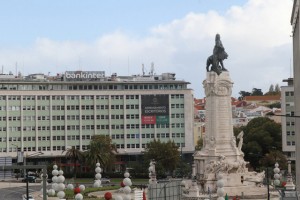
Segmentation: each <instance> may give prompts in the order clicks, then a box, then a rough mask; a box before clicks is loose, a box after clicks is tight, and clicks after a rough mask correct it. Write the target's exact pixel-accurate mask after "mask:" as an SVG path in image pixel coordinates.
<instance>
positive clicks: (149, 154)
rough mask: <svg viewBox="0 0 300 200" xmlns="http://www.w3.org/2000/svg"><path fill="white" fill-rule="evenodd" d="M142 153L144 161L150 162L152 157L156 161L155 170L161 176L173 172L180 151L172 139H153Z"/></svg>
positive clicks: (177, 162)
mask: <svg viewBox="0 0 300 200" xmlns="http://www.w3.org/2000/svg"><path fill="white" fill-rule="evenodd" d="M143 153H144V159H145V162H147V163H150V160H152V159H154V160H155V161H156V171H157V173H158V175H161V176H163V175H165V174H170V173H171V172H173V171H174V170H175V169H176V167H177V165H178V164H179V161H180V152H179V151H178V146H176V144H175V143H174V141H168V142H161V141H160V140H153V141H151V142H149V143H148V144H147V146H146V148H145V151H144V152H143Z"/></svg>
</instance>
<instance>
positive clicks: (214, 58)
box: [206, 34, 228, 75]
mask: <svg viewBox="0 0 300 200" xmlns="http://www.w3.org/2000/svg"><path fill="white" fill-rule="evenodd" d="M215 41H216V43H215V46H214V50H213V55H211V56H209V57H208V58H207V61H206V71H208V72H209V71H214V72H216V73H217V74H218V75H220V74H221V73H222V71H227V69H225V67H224V64H223V60H224V59H227V58H228V54H227V53H226V51H225V48H224V47H223V44H222V42H221V37H220V34H217V35H216V39H215ZM210 66H211V69H209V67H210Z"/></svg>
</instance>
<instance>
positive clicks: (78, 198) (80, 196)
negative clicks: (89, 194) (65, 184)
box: [75, 193, 83, 200]
mask: <svg viewBox="0 0 300 200" xmlns="http://www.w3.org/2000/svg"><path fill="white" fill-rule="evenodd" d="M82 199H83V196H82V194H80V193H78V194H76V195H75V200H82Z"/></svg>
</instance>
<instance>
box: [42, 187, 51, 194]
mask: <svg viewBox="0 0 300 200" xmlns="http://www.w3.org/2000/svg"><path fill="white" fill-rule="evenodd" d="M48 192H49V191H48V190H47V189H46V193H48ZM41 193H42V194H43V193H44V188H42V189H41Z"/></svg>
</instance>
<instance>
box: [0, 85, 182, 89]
mask: <svg viewBox="0 0 300 200" xmlns="http://www.w3.org/2000/svg"><path fill="white" fill-rule="evenodd" d="M182 88H186V84H164V85H162V84H151V85H150V84H149V85H148V84H143V85H137V84H130V85H123V84H118V85H115V84H114V85H113V84H110V85H103V84H101V85H67V84H61V85H56V84H55V85H48V84H47V85H42V84H41V85H36V84H32V85H29V84H24V85H22V84H0V90H124V89H125V90H148V89H149V90H151V89H156V90H163V89H165V90H169V89H176V90H177V89H182Z"/></svg>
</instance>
